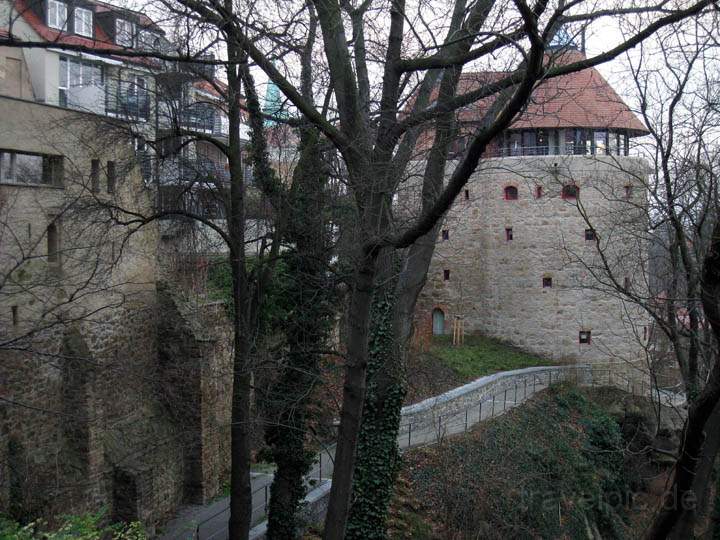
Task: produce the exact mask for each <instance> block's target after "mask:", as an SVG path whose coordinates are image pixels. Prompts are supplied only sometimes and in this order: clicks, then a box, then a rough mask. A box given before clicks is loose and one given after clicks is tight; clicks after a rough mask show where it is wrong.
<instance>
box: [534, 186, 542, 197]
mask: <svg viewBox="0 0 720 540" xmlns="http://www.w3.org/2000/svg"><path fill="white" fill-rule="evenodd" d="M542 196H543V188H542V186H535V198H536V199H542Z"/></svg>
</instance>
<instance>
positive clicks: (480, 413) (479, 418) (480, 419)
mask: <svg viewBox="0 0 720 540" xmlns="http://www.w3.org/2000/svg"><path fill="white" fill-rule="evenodd" d="M482 404H483V402H482V401H481V402H480V408H479V409H478V422H482Z"/></svg>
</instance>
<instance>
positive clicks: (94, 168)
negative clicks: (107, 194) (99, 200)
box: [90, 159, 100, 193]
mask: <svg viewBox="0 0 720 540" xmlns="http://www.w3.org/2000/svg"><path fill="white" fill-rule="evenodd" d="M90 189H91V190H92V192H93V193H97V192H99V191H100V160H99V159H93V160H92V161H91V162H90Z"/></svg>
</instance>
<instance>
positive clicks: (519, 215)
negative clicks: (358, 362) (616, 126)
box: [415, 156, 649, 362]
mask: <svg viewBox="0 0 720 540" xmlns="http://www.w3.org/2000/svg"><path fill="white" fill-rule="evenodd" d="M643 167H644V165H643V162H642V161H641V160H639V159H636V158H629V157H613V156H603V157H590V156H588V157H586V156H543V157H522V158H497V159H486V160H483V161H481V164H480V166H479V167H478V169H477V171H476V172H475V173H474V174H473V176H472V178H471V181H470V182H469V183H468V185H467V186H466V187H467V189H466V191H465V192H461V194H460V196H459V197H458V199H457V200H456V202H455V204H454V205H453V207H452V209H451V210H450V212H449V213H448V215H447V217H446V218H445V222H444V224H443V226H442V229H441V230H445V231H447V235H448V238H447V240H442V232H441V236H440V238H439V239H438V243H437V245H436V248H435V255H434V257H433V260H432V263H431V267H430V271H429V274H428V281H427V284H426V286H425V288H424V290H423V292H422V294H421V296H420V299H419V301H418V309H417V312H416V319H415V326H416V329H417V330H418V332H419V333H420V334H421V335H422V334H423V333H425V334H427V333H430V332H432V312H433V310H434V309H436V308H439V309H441V310H442V311H443V313H444V316H445V333H451V332H452V321H453V319H454V318H455V317H460V318H462V319H463V321H464V327H465V332H466V333H472V332H481V333H483V334H486V335H490V336H494V337H497V338H500V339H503V340H506V341H508V342H510V343H513V344H515V345H517V346H519V347H522V348H523V349H526V350H528V351H531V352H534V353H537V354H540V355H543V356H546V357H549V358H553V359H557V360H576V361H582V362H598V361H607V360H608V359H609V358H615V359H625V360H630V361H634V360H635V359H637V358H639V357H640V356H641V354H642V350H643V348H642V346H643V343H642V338H643V327H646V326H648V325H649V321H648V320H647V319H646V318H645V317H644V316H643V315H642V314H641V313H640V312H639V311H638V310H637V309H636V308H634V307H633V306H632V305H629V304H627V303H624V302H623V301H622V300H620V299H619V297H618V295H617V294H612V292H611V291H610V289H611V287H610V286H609V285H611V284H610V283H609V282H608V279H607V277H606V275H607V274H606V273H605V269H604V268H603V260H602V259H601V258H600V257H599V255H598V250H597V246H596V244H595V241H592V240H586V238H585V231H586V229H593V230H594V231H595V232H596V234H597V238H598V239H599V244H600V246H601V248H602V253H603V254H604V256H605V257H606V261H607V263H608V265H609V266H610V268H611V269H612V271H613V273H614V274H615V275H616V276H617V277H618V279H620V280H624V279H625V278H627V279H629V280H630V281H631V283H632V287H634V288H636V290H642V289H643V288H644V287H645V286H646V284H645V283H644V280H643V275H644V271H643V270H644V263H645V259H644V250H645V245H644V239H643V238H642V233H643V231H644V230H645V221H644V220H645V212H644V205H645V197H644V193H645V192H644V186H643V185H642V182H641V179H642V178H643V175H644V174H645V171H644V169H643ZM571 183H572V184H574V185H576V186H577V187H578V188H579V193H580V195H579V197H578V198H577V199H574V200H571V199H567V200H566V199H563V197H562V196H561V192H562V188H563V186H564V185H567V184H571ZM507 186H513V187H515V188H516V189H517V191H518V198H517V200H507V199H506V198H505V194H504V190H505V188H506V187H507ZM627 186H630V189H629V190H628V191H626V187H627ZM538 187H541V188H542V195H541V196H540V197H537V188H538ZM628 194H629V195H628ZM507 229H511V230H512V240H508V237H507V232H506V230H507ZM446 271H447V272H449V275H448V274H447V273H446ZM598 276H599V277H600V279H598ZM546 277H547V278H551V279H552V286H551V287H543V278H546ZM446 278H447V279H446ZM581 330H583V331H590V332H591V342H590V343H589V344H581V343H579V332H580V331H581ZM645 336H647V331H646V332H645Z"/></svg>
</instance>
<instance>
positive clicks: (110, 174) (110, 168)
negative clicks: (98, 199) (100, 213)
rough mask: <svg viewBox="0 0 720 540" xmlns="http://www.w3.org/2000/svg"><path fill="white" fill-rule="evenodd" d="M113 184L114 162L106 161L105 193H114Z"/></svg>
mask: <svg viewBox="0 0 720 540" xmlns="http://www.w3.org/2000/svg"><path fill="white" fill-rule="evenodd" d="M115 183H116V177H115V162H114V161H108V162H107V192H108V193H115Z"/></svg>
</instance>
